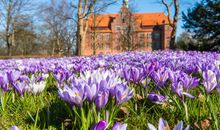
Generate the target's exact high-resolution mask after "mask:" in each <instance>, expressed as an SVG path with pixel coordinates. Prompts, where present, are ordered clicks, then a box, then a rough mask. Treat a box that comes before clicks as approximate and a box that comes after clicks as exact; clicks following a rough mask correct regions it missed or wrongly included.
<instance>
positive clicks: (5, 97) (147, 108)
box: [0, 79, 220, 130]
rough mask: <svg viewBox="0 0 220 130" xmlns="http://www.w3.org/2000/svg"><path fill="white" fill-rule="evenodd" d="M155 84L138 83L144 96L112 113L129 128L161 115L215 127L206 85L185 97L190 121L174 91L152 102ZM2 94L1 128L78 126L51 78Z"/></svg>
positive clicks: (219, 102) (140, 129)
mask: <svg viewBox="0 0 220 130" xmlns="http://www.w3.org/2000/svg"><path fill="white" fill-rule="evenodd" d="M50 80H52V79H50ZM152 87H153V84H152V85H151V87H149V88H148V90H145V89H143V88H142V87H141V86H140V85H139V86H135V92H136V93H135V95H137V94H139V96H142V97H145V98H143V99H138V98H137V97H136V96H134V98H132V99H131V100H129V101H128V102H126V103H123V104H122V105H121V107H124V108H126V112H123V111H119V112H118V113H117V115H116V117H114V116H113V117H114V121H121V122H123V123H127V124H128V129H129V130H145V129H148V126H147V124H148V123H151V124H153V125H155V126H157V125H158V121H159V118H160V117H162V118H163V119H164V120H166V121H167V122H168V124H169V126H170V128H173V127H174V126H175V125H176V124H177V122H178V121H180V120H182V121H184V124H185V126H186V125H190V126H191V128H192V129H198V128H197V126H196V125H195V124H197V125H198V126H199V127H201V128H202V121H204V120H206V119H208V120H209V121H210V122H209V125H208V126H207V128H206V129H216V128H215V121H214V117H213V114H212V112H211V109H210V105H208V103H207V97H206V95H205V93H203V91H202V90H201V88H203V86H199V87H198V88H196V89H194V90H193V91H190V93H192V95H194V96H195V97H196V98H195V99H190V98H187V97H185V99H184V101H185V103H186V104H187V108H188V115H189V118H188V119H189V120H187V118H186V114H185V109H184V105H183V103H182V102H181V100H180V99H179V98H178V97H177V96H176V95H175V94H173V93H172V92H171V90H170V89H169V87H167V88H168V89H166V91H164V93H166V94H168V95H170V97H171V99H170V100H172V102H167V103H165V104H154V103H152V102H150V101H149V100H148V99H147V98H146V97H147V95H146V94H147V92H148V91H150V90H152V89H153V88H152ZM0 96H1V105H0V106H1V108H0V128H1V129H10V128H11V126H13V125H16V126H18V127H19V128H20V129H22V130H38V129H49V130H53V129H74V128H75V127H74V126H76V125H79V122H78V120H76V118H75V117H76V115H75V114H74V112H73V110H72V108H71V107H70V106H69V105H68V104H67V103H65V102H63V101H61V99H59V97H58V95H57V89H56V87H54V82H52V81H48V84H47V87H46V89H45V90H44V91H43V92H42V93H40V94H38V95H33V94H27V93H25V94H24V95H23V96H22V97H20V96H19V95H18V94H17V93H16V92H15V91H10V92H7V93H5V94H2V95H0ZM209 96H210V99H211V101H212V105H213V112H214V114H215V115H216V118H217V120H219V121H220V109H219V108H220V98H219V94H218V93H217V92H213V93H211V94H210V95H209ZM177 104H178V105H179V107H178V105H177ZM101 117H102V118H104V112H102V114H101ZM78 127H80V126H78ZM75 129H76V128H75Z"/></svg>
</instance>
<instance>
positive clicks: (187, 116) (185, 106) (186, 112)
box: [183, 101, 189, 122]
mask: <svg viewBox="0 0 220 130" xmlns="http://www.w3.org/2000/svg"><path fill="white" fill-rule="evenodd" d="M183 105H184V109H185V117H186V121H187V122H189V114H188V108H187V104H186V103H185V102H184V101H183Z"/></svg>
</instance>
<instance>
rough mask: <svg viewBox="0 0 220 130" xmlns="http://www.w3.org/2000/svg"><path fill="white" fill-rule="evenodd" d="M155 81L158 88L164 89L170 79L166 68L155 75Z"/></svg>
mask: <svg viewBox="0 0 220 130" xmlns="http://www.w3.org/2000/svg"><path fill="white" fill-rule="evenodd" d="M153 79H154V81H155V82H156V84H157V85H158V86H160V87H163V86H164V84H165V83H166V81H167V79H168V72H167V71H166V70H165V68H162V69H161V70H158V71H157V72H154V73H153Z"/></svg>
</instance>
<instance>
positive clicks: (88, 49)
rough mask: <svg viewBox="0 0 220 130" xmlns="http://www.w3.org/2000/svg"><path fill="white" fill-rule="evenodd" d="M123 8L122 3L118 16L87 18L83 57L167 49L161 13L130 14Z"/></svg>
mask: <svg viewBox="0 0 220 130" xmlns="http://www.w3.org/2000/svg"><path fill="white" fill-rule="evenodd" d="M127 7H128V6H127V4H126V3H125V2H123V5H122V7H121V10H120V12H119V13H118V14H99V15H92V16H90V17H89V27H88V32H87V36H86V45H85V48H83V49H84V50H83V53H84V54H83V55H93V54H94V53H95V54H110V53H119V52H122V51H129V50H143V51H147V50H148V51H150V50H163V49H167V48H169V41H170V34H171V27H170V26H169V25H168V18H167V16H166V15H165V14H164V13H162V12H159V13H131V12H130V11H129V10H128V8H127ZM94 50H95V52H94Z"/></svg>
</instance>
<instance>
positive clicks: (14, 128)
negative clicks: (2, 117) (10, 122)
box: [11, 126, 20, 130]
mask: <svg viewBox="0 0 220 130" xmlns="http://www.w3.org/2000/svg"><path fill="white" fill-rule="evenodd" d="M11 130H20V129H19V128H18V127H17V126H12V127H11Z"/></svg>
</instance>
